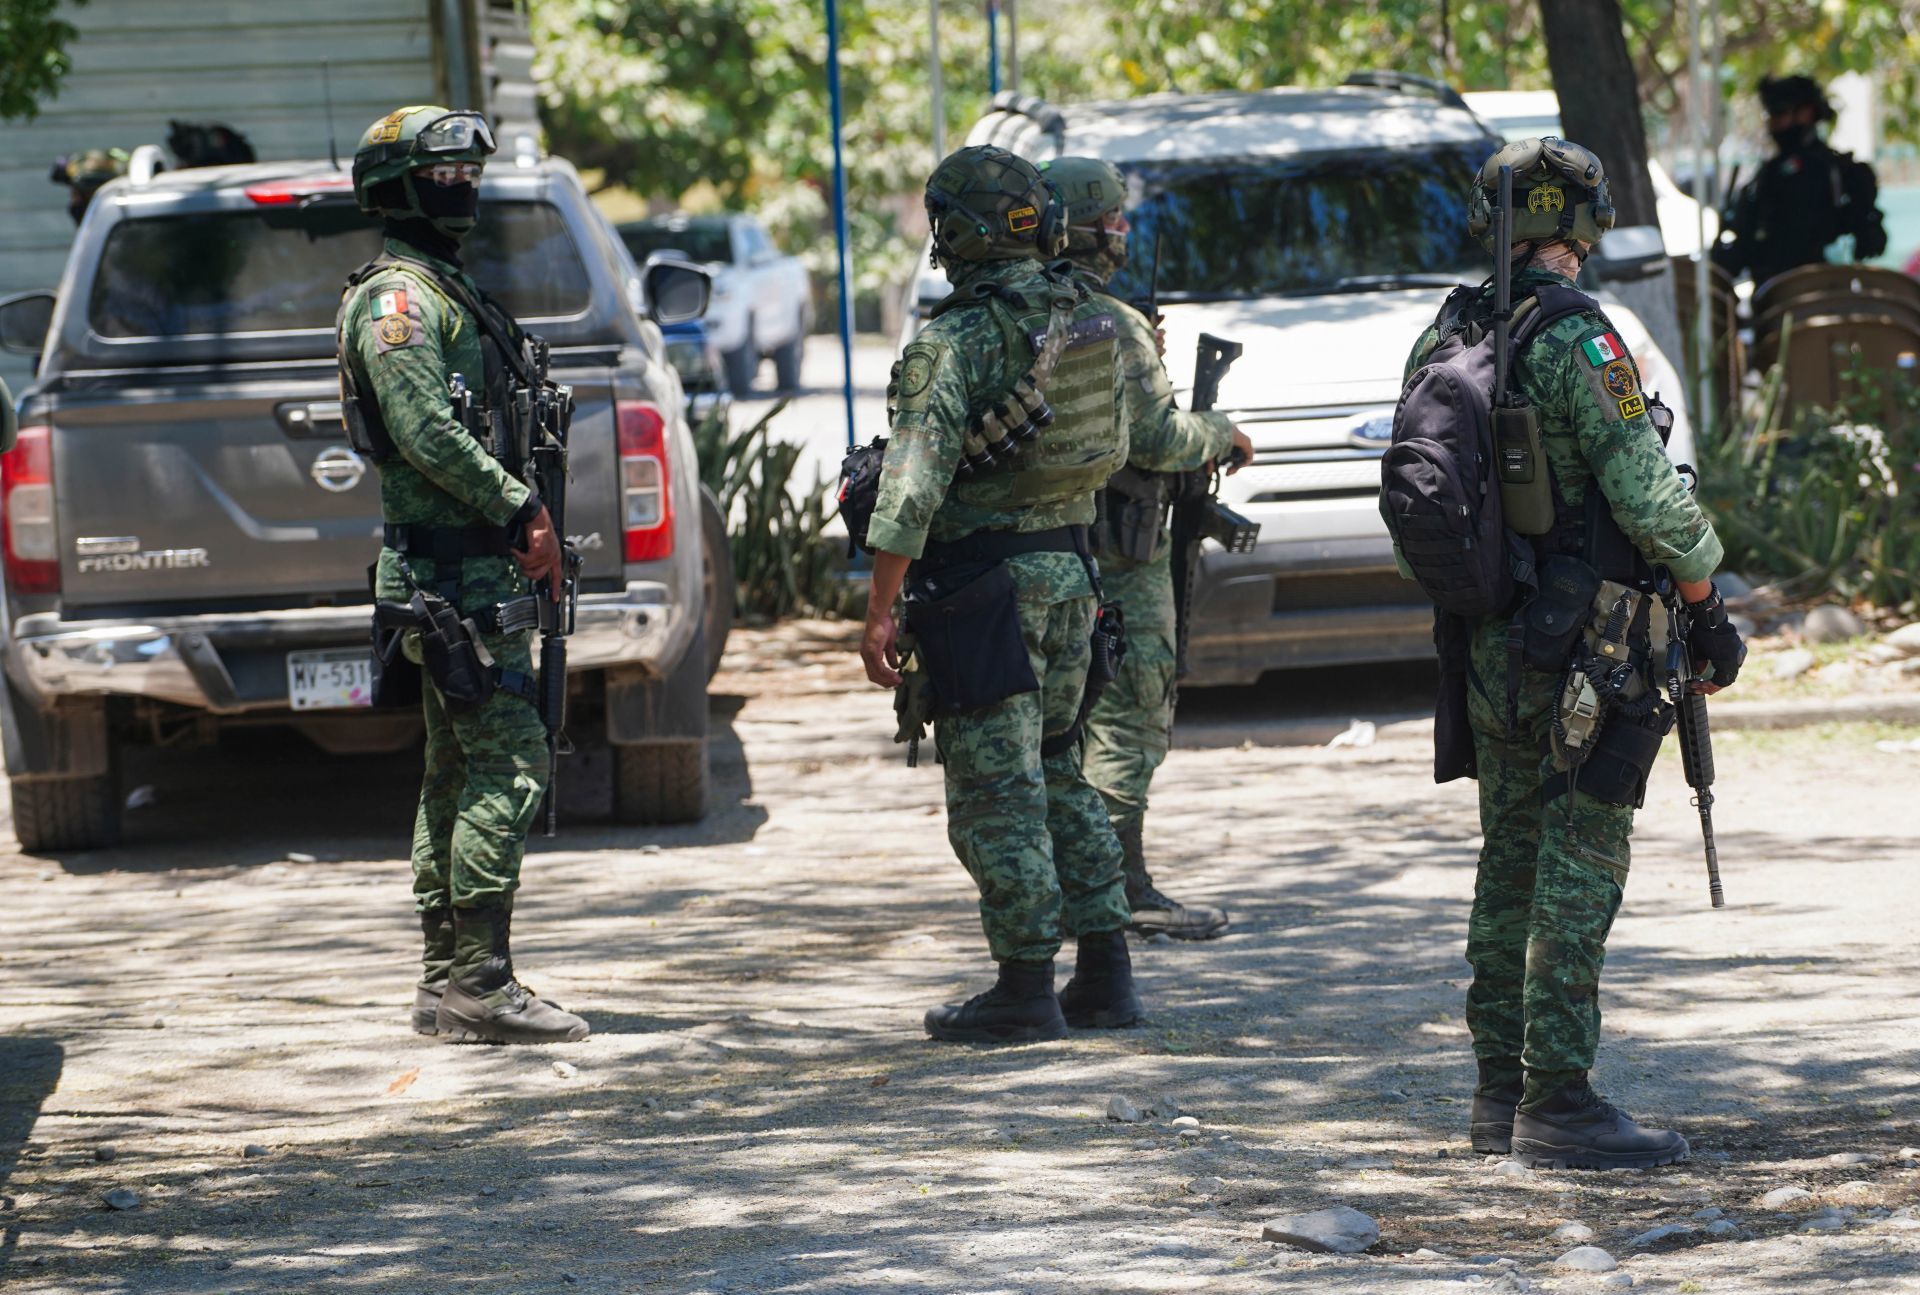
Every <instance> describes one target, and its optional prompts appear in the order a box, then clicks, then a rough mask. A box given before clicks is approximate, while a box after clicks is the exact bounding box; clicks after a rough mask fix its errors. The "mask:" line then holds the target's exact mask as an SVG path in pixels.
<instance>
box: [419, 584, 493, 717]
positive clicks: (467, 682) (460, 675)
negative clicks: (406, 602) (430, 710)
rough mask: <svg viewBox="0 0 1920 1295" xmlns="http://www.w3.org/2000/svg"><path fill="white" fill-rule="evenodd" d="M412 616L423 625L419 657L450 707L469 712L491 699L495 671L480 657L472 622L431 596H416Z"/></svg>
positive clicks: (476, 632) (442, 600) (451, 605)
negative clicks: (463, 618)
mask: <svg viewBox="0 0 1920 1295" xmlns="http://www.w3.org/2000/svg"><path fill="white" fill-rule="evenodd" d="M413 614H414V616H415V617H416V618H417V619H418V621H419V623H420V655H421V657H422V658H423V659H424V661H425V664H426V669H427V677H428V678H430V679H432V680H433V686H434V687H436V688H438V689H439V690H440V696H441V697H442V698H443V699H444V700H445V701H446V703H447V708H448V709H449V710H469V709H471V708H473V707H475V706H479V705H482V704H483V703H485V702H486V701H487V699H488V698H490V697H492V696H493V689H494V684H495V679H494V675H493V670H492V669H491V668H490V663H489V662H487V661H486V660H484V659H482V657H481V651H480V640H479V632H478V631H477V630H476V629H475V628H474V625H473V622H472V621H468V620H462V619H461V618H460V612H459V610H458V609H456V608H455V607H454V606H453V604H452V603H449V602H447V601H446V600H445V599H444V598H436V597H434V596H433V595H432V594H423V593H416V594H414V596H413Z"/></svg>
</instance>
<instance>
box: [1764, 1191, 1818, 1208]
mask: <svg viewBox="0 0 1920 1295" xmlns="http://www.w3.org/2000/svg"><path fill="white" fill-rule="evenodd" d="M1812 1195H1813V1193H1812V1192H1810V1191H1808V1190H1807V1189H1806V1188H1804V1187H1796V1186H1791V1185H1789V1186H1786V1187H1776V1188H1774V1189H1773V1190H1772V1191H1770V1192H1768V1193H1767V1194H1766V1195H1765V1196H1762V1197H1761V1198H1760V1203H1761V1204H1762V1205H1764V1206H1766V1207H1767V1208H1768V1209H1770V1210H1777V1209H1781V1208H1783V1207H1785V1206H1788V1205H1791V1204H1793V1203H1794V1202H1795V1201H1804V1200H1806V1199H1807V1198H1808V1197H1809V1196H1812Z"/></svg>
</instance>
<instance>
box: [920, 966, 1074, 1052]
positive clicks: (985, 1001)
mask: <svg viewBox="0 0 1920 1295" xmlns="http://www.w3.org/2000/svg"><path fill="white" fill-rule="evenodd" d="M926 1023H927V1034H928V1035H929V1036H930V1037H932V1038H935V1039H941V1040H943V1041H945V1042H948V1043H1038V1042H1040V1041H1042V1040H1045V1039H1064V1038H1066V1037H1067V1020H1066V1018H1065V1017H1064V1016H1062V1015H1060V1000H1059V999H1058V998H1056V997H1054V993H1053V959H1051V958H1049V959H1047V960H1046V961H1045V962H1003V963H1001V964H1000V978H999V979H998V980H996V981H994V984H993V988H992V989H989V990H987V991H986V992H985V993H984V994H975V995H974V996H973V997H972V998H969V999H968V1000H967V1001H966V1002H964V1003H948V1004H947V1005H946V1006H944V1007H934V1008H929V1009H928V1011H927V1022H926Z"/></svg>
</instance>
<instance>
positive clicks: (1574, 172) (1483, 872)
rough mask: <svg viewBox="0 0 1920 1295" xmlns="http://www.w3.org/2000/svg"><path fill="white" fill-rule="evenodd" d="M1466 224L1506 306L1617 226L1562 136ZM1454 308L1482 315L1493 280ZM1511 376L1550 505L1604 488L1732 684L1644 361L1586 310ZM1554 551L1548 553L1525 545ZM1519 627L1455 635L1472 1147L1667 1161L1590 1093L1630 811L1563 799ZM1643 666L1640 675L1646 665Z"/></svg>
mask: <svg viewBox="0 0 1920 1295" xmlns="http://www.w3.org/2000/svg"><path fill="white" fill-rule="evenodd" d="M1503 165H1510V166H1512V167H1513V172H1514V180H1513V183H1514V195H1515V196H1514V204H1513V205H1514V210H1515V213H1516V214H1515V219H1514V223H1513V244H1512V246H1511V247H1504V248H1503V247H1496V246H1494V241H1495V240H1494V237H1493V229H1494V222H1493V220H1492V219H1491V216H1490V214H1489V212H1490V208H1491V206H1492V204H1493V203H1494V202H1495V200H1496V199H1495V197H1494V195H1496V194H1497V193H1498V177H1499V171H1500V167H1501V166H1503ZM1469 224H1470V226H1471V227H1473V229H1474V231H1475V232H1476V233H1479V234H1482V241H1483V242H1485V243H1486V245H1487V248H1488V251H1489V252H1490V253H1492V254H1493V255H1495V256H1500V255H1508V256H1511V257H1512V258H1513V259H1514V268H1515V273H1514V279H1513V297H1514V301H1515V303H1516V306H1518V305H1519V303H1521V302H1522V301H1523V300H1524V299H1525V298H1526V297H1528V296H1529V295H1532V294H1533V293H1536V292H1538V291H1539V290H1540V289H1541V288H1542V287H1543V286H1545V285H1549V284H1560V285H1566V286H1571V284H1572V280H1573V278H1574V276H1575V275H1576V274H1578V272H1579V268H1580V263H1581V261H1582V260H1584V258H1585V256H1586V254H1587V252H1588V251H1589V250H1590V249H1591V247H1592V245H1593V244H1594V243H1596V242H1598V241H1599V238H1600V236H1601V234H1602V233H1603V232H1604V231H1605V230H1606V229H1608V228H1610V227H1611V226H1612V224H1613V209H1612V206H1611V204H1610V202H1609V200H1608V194H1607V186H1606V178H1605V176H1604V174H1603V173H1602V171H1601V167H1600V163H1599V160H1598V159H1597V158H1595V157H1594V156H1593V154H1591V153H1590V152H1588V151H1587V150H1586V149H1584V148H1581V147H1580V146H1579V145H1577V144H1568V143H1566V142H1565V141H1563V140H1557V139H1546V140H1539V139H1533V140H1522V141H1518V142H1516V143H1513V144H1510V145H1508V146H1507V147H1506V148H1504V149H1502V150H1501V151H1499V152H1498V153H1496V154H1495V155H1494V156H1493V157H1492V158H1491V159H1490V160H1489V161H1488V162H1487V163H1486V165H1485V166H1484V167H1483V168H1482V170H1481V172H1480V176H1479V179H1478V181H1477V183H1476V186H1475V190H1474V193H1473V197H1472V213H1471V215H1470V221H1469ZM1468 309H1469V313H1473V312H1475V311H1477V313H1478V315H1479V317H1481V318H1482V319H1484V318H1487V317H1490V315H1491V310H1492V290H1491V288H1490V287H1488V288H1486V289H1483V292H1482V295H1481V297H1480V299H1479V301H1478V302H1477V303H1476V305H1475V306H1470V307H1469V308H1468ZM1443 314H1444V312H1443ZM1440 337H1441V334H1440V328H1439V324H1438V322H1437V323H1436V327H1435V328H1430V329H1429V330H1428V331H1427V332H1426V333H1425V334H1424V335H1423V336H1422V337H1421V338H1420V340H1419V342H1418V343H1417V344H1416V345H1415V346H1414V349H1413V354H1412V356H1411V357H1410V358H1409V360H1408V362H1407V374H1408V376H1411V375H1412V373H1413V372H1414V370H1416V369H1418V368H1419V367H1420V366H1421V365H1422V364H1424V363H1425V361H1426V357H1427V356H1428V354H1429V353H1431V352H1432V351H1433V349H1434V347H1435V346H1436V345H1437V343H1438V342H1439V341H1440ZM1511 385H1512V388H1513V389H1514V390H1516V391H1517V392H1518V393H1519V394H1520V395H1522V396H1524V397H1525V398H1526V399H1528V400H1530V401H1531V402H1532V404H1533V406H1534V409H1535V410H1536V411H1537V413H1538V417H1539V424H1540V429H1541V433H1542V444H1543V451H1544V455H1545V458H1546V464H1547V468H1548V472H1549V477H1550V480H1551V483H1552V486H1553V488H1554V490H1555V492H1556V493H1557V494H1558V496H1559V499H1558V500H1557V501H1556V504H1555V507H1556V515H1569V516H1572V517H1575V518H1578V517H1580V516H1582V515H1583V514H1584V513H1585V512H1586V509H1587V501H1588V496H1589V495H1590V494H1592V493H1593V492H1594V491H1598V492H1599V493H1600V496H1601V501H1600V504H1601V508H1600V509H1599V510H1598V511H1597V512H1596V516H1598V515H1603V514H1605V513H1610V514H1611V517H1612V520H1613V522H1615V523H1617V524H1618V528H1619V533H1621V534H1623V535H1624V537H1625V541H1626V542H1627V543H1629V544H1630V545H1631V547H1632V549H1634V550H1636V551H1637V552H1638V554H1639V555H1640V556H1641V557H1642V558H1644V560H1645V561H1646V562H1647V563H1649V564H1657V565H1659V566H1663V567H1665V568H1666V569H1667V571H1668V572H1669V573H1670V574H1671V575H1672V577H1673V579H1674V581H1675V583H1676V584H1677V585H1678V587H1679V590H1680V593H1681V596H1682V597H1683V598H1684V599H1685V600H1686V601H1687V603H1688V604H1689V607H1690V609H1691V610H1692V612H1693V615H1694V618H1695V621H1694V625H1695V628H1694V631H1693V637H1692V642H1691V647H1692V649H1693V654H1694V659H1695V661H1696V662H1704V663H1710V664H1711V679H1712V680H1713V682H1708V683H1698V684H1696V685H1695V687H1696V688H1698V689H1700V690H1701V691H1706V692H1712V691H1717V690H1718V689H1719V688H1720V687H1723V686H1725V685H1727V684H1730V683H1732V682H1733V681H1734V678H1735V676H1736V675H1737V673H1738V671H1739V666H1740V662H1741V661H1742V660H1743V659H1744V657H1745V653H1746V649H1745V646H1744V645H1743V644H1742V643H1741V642H1740V638H1739V635H1738V633H1737V632H1736V631H1735V630H1734V629H1733V627H1732V626H1731V625H1730V624H1729V623H1728V621H1727V617H1726V612H1725V608H1724V606H1723V605H1722V603H1721V600H1720V597H1719V594H1718V592H1717V591H1716V590H1715V589H1714V587H1713V585H1712V583H1711V577H1712V575H1713V572H1714V569H1715V567H1716V566H1717V565H1718V564H1719V561H1720V557H1721V547H1720V541H1719V540H1718V538H1716V537H1715V535H1714V533H1713V527H1712V526H1711V525H1710V524H1709V522H1708V521H1707V519H1706V517H1705V516H1704V515H1703V514H1702V513H1701V511H1700V509H1699V508H1698V507H1697V506H1696V505H1695V504H1694V502H1693V499H1692V497H1691V495H1690V494H1689V493H1688V491H1687V488H1686V485H1685V483H1684V482H1683V481H1682V480H1681V478H1680V476H1679V474H1678V473H1677V472H1675V471H1674V468H1673V466H1672V464H1671V463H1670V462H1669V461H1668V460H1667V458H1666V456H1665V454H1664V453H1663V450H1662V446H1661V440H1660V436H1659V433H1658V432H1657V431H1656V430H1655V427H1654V424H1653V422H1652V421H1651V420H1650V418H1649V416H1648V413H1647V401H1646V396H1645V393H1643V392H1642V391H1641V389H1640V374H1639V370H1638V369H1637V367H1635V365H1634V363H1633V360H1632V357H1631V356H1629V355H1628V354H1627V353H1626V350H1625V348H1624V347H1623V346H1622V345H1621V343H1620V340H1619V337H1618V335H1617V334H1616V333H1615V332H1614V331H1613V328H1612V325H1610V324H1609V323H1608V322H1607V319H1606V317H1605V316H1604V315H1602V314H1600V313H1599V311H1598V310H1582V311H1580V312H1579V313H1576V314H1572V315H1569V316H1567V317H1565V318H1562V319H1560V320H1559V321H1558V322H1557V323H1553V324H1550V325H1548V326H1547V327H1545V328H1544V329H1543V330H1542V331H1540V332H1539V333H1538V334H1537V335H1536V336H1534V337H1533V339H1532V340H1531V342H1530V343H1529V344H1528V345H1527V346H1526V347H1524V348H1523V349H1521V350H1519V351H1518V353H1517V354H1516V356H1515V358H1514V370H1513V374H1512V378H1511ZM1563 508H1564V513H1562V512H1561V510H1562V509H1563ZM1559 526H1560V524H1559V523H1556V530H1555V531H1554V532H1553V535H1552V538H1553V542H1558V543H1561V548H1560V549H1559V550H1558V551H1562V552H1565V551H1569V550H1568V548H1567V547H1566V543H1565V542H1564V540H1563V539H1562V537H1566V536H1569V535H1578V533H1579V531H1580V526H1579V524H1578V523H1577V522H1576V524H1575V525H1574V527H1573V529H1572V531H1571V532H1568V531H1563V530H1561V529H1559ZM1548 538H1549V537H1543V540H1546V539H1548ZM1550 550H1551V545H1550V544H1543V545H1542V547H1541V548H1540V549H1539V550H1538V551H1540V552H1543V553H1544V552H1547V551H1550ZM1574 551H1577V548H1576V549H1575V550H1574ZM1586 560H1587V561H1589V562H1592V561H1594V559H1593V558H1592V557H1591V556H1589V557H1588V558H1587V559H1586ZM1402 566H1403V570H1406V568H1405V566H1404V562H1403V563H1402ZM1513 624H1514V620H1513V617H1512V616H1511V615H1508V614H1500V615H1493V616H1487V617H1483V618H1481V619H1479V620H1478V621H1476V622H1471V623H1468V624H1466V625H1464V626H1462V628H1463V629H1464V630H1465V631H1466V634H1467V636H1468V643H1469V647H1468V661H1467V669H1466V672H1465V681H1466V689H1467V703H1466V705H1467V717H1468V723H1469V726H1470V728H1471V730H1472V769H1473V772H1474V776H1477V777H1478V779H1479V782H1480V824H1481V829H1482V831H1483V833H1484V837H1485V843H1484V845H1483V846H1482V848H1481V851H1480V862H1479V874H1478V878H1477V881H1476V884H1475V888H1474V902H1473V911H1472V915H1471V917H1470V919H1469V922H1468V929H1467V960H1468V962H1469V963H1471V964H1472V967H1473V984H1472V987H1471V988H1470V989H1469V990H1468V994H1467V1024H1468V1027H1469V1029H1470V1030H1471V1031H1472V1034H1473V1046H1474V1054H1475V1056H1476V1058H1477V1059H1478V1062H1479V1070H1480V1081H1479V1085H1478V1087H1477V1089H1476V1091H1475V1095H1474V1101H1473V1113H1472V1132H1473V1142H1474V1146H1475V1149H1476V1150H1480V1151H1487V1152H1495V1153H1499V1152H1505V1151H1507V1150H1508V1149H1509V1146H1510V1147H1511V1150H1512V1152H1513V1154H1514V1155H1515V1156H1516V1158H1518V1159H1520V1160H1522V1161H1523V1162H1525V1163H1527V1164H1530V1165H1540V1166H1567V1167H1576V1168H1629V1167H1648V1166H1653V1165H1661V1164H1668V1163H1671V1162H1672V1161H1674V1160H1678V1159H1683V1158H1684V1157H1685V1156H1686V1154H1687V1143H1686V1139H1685V1138H1683V1137H1682V1136H1680V1134H1678V1133H1674V1132H1669V1131H1667V1130H1662V1129H1648V1128H1642V1127H1640V1126H1639V1125H1637V1124H1636V1123H1635V1122H1634V1121H1633V1120H1632V1119H1630V1118H1629V1117H1628V1116H1627V1115H1625V1114H1624V1113H1623V1112H1621V1111H1620V1110H1618V1109H1617V1108H1615V1107H1613V1106H1612V1105H1610V1104H1609V1103H1607V1102H1606V1101H1605V1100H1603V1099H1602V1098H1600V1097H1599V1096H1598V1095H1597V1094H1596V1093H1595V1092H1594V1091H1593V1089H1592V1087H1591V1086H1590V1085H1589V1084H1588V1082H1587V1072H1588V1071H1589V1070H1590V1069H1591V1067H1592V1066H1593V1062H1594V1054H1595V1050H1596V1048H1597V1046H1598V1044H1599V1035H1600V1001H1599V989H1600V970H1601V966H1602V963H1603V962H1604V960H1605V957H1606V942H1607V934H1608V931H1609V930H1610V928H1611V927H1612V925H1613V919H1614V916H1615V914H1616V913H1617V912H1618V911H1619V908H1620V900H1621V893H1622V887H1623V886H1624V885H1625V884H1626V880H1627V865H1628V859H1629V850H1628V837H1629V835H1630V834H1631V833H1632V830H1633V813H1634V807H1633V805H1631V804H1626V805H1621V804H1610V803H1603V802H1601V801H1600V800H1597V799H1595V798H1594V797H1593V796H1592V795H1589V794H1587V793H1586V792H1585V791H1583V790H1577V789H1574V788H1573V785H1572V780H1571V779H1570V778H1569V777H1568V774H1567V766H1566V764H1565V763H1564V762H1563V761H1562V760H1561V759H1560V758H1558V757H1557V756H1556V755H1555V753H1554V744H1553V742H1552V741H1551V731H1552V729H1553V725H1554V722H1555V714H1556V710H1557V709H1558V705H1559V699H1560V693H1561V690H1562V687H1563V685H1564V684H1565V682H1566V679H1567V671H1566V669H1564V668H1563V669H1561V670H1559V671H1557V672H1554V673H1548V672H1545V671H1539V670H1534V669H1532V668H1530V667H1520V666H1519V665H1518V663H1517V662H1515V663H1514V665H1515V668H1516V669H1517V673H1518V678H1517V685H1518V688H1517V694H1516V695H1514V696H1512V697H1509V692H1508V680H1509V678H1510V677H1511V676H1510V673H1509V669H1510V658H1509V645H1508V632H1509V628H1510V626H1512V625H1513ZM1638 632H1639V633H1641V634H1643V635H1644V633H1645V631H1644V630H1642V631H1638ZM1632 646H1633V647H1634V648H1635V650H1636V651H1645V650H1648V649H1649V648H1650V646H1651V645H1650V644H1649V643H1648V642H1647V641H1646V639H1645V638H1644V637H1643V638H1642V639H1641V640H1640V641H1639V642H1636V643H1634V644H1633V645H1632ZM1646 659H1647V658H1642V660H1646ZM1641 668H1642V669H1643V670H1651V669H1652V668H1653V665H1652V662H1651V661H1649V662H1648V664H1647V665H1645V666H1643V667H1641ZM1569 800H1570V801H1571V803H1569ZM1516 1108H1517V1111H1516Z"/></svg>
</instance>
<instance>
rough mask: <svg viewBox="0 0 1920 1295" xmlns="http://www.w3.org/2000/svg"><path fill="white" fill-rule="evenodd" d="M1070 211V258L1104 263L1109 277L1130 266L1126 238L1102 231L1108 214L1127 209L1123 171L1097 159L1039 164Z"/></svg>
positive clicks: (1042, 173)
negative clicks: (1125, 266) (1128, 264)
mask: <svg viewBox="0 0 1920 1295" xmlns="http://www.w3.org/2000/svg"><path fill="white" fill-rule="evenodd" d="M1040 174H1041V175H1043V176H1045V177H1046V178H1047V180H1048V181H1049V182H1050V183H1051V184H1052V185H1053V189H1054V192H1055V193H1057V194H1059V195H1060V201H1061V202H1062V203H1064V204H1065V205H1066V208H1067V255H1068V256H1072V257H1081V258H1085V259H1089V260H1093V259H1097V260H1099V261H1100V262H1102V266H1101V268H1103V269H1106V270H1107V271H1108V272H1109V273H1112V272H1113V271H1117V270H1119V269H1120V268H1121V267H1122V266H1124V265H1125V264H1126V263H1127V236H1126V235H1125V234H1121V233H1116V232H1114V231H1113V230H1110V229H1104V228H1102V227H1101V224H1100V222H1101V220H1102V219H1104V218H1105V217H1106V215H1107V214H1108V213H1109V212H1115V211H1119V210H1120V209H1121V208H1122V207H1124V206H1126V202H1127V181H1126V177H1124V176H1122V175H1121V174H1120V168H1119V167H1117V166H1115V165H1114V164H1113V163H1111V162H1103V161H1101V160H1100V159H1099V158H1097V157H1057V158H1055V159H1053V160H1052V161H1051V162H1042V163H1041V164H1040Z"/></svg>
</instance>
